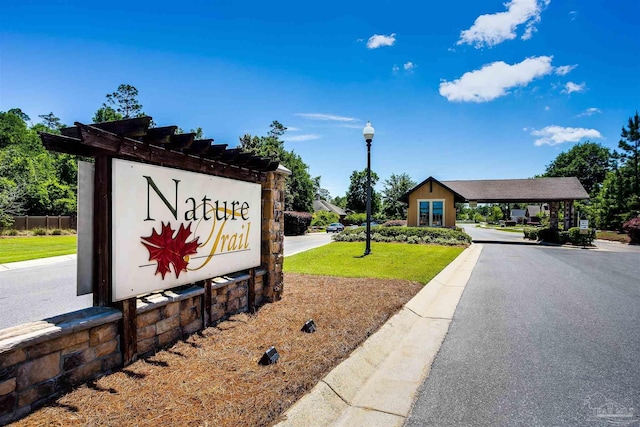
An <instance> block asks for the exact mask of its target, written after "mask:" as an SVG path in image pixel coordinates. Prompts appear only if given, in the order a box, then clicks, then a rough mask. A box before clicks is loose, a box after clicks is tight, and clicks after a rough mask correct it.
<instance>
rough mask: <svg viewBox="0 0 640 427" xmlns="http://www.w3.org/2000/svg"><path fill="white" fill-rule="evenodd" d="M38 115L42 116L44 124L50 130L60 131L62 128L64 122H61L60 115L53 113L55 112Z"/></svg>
mask: <svg viewBox="0 0 640 427" xmlns="http://www.w3.org/2000/svg"><path fill="white" fill-rule="evenodd" d="M38 117H40V118H41V119H42V124H43V125H44V126H45V127H46V128H47V129H48V130H49V131H59V130H60V128H62V127H63V126H62V123H60V119H59V118H58V117H56V115H55V114H53V112H51V113H49V114H40V115H39V116H38Z"/></svg>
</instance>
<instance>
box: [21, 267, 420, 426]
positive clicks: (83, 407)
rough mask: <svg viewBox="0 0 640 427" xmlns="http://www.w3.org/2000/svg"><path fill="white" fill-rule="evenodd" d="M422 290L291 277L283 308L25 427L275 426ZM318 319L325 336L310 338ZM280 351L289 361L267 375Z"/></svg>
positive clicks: (210, 331) (48, 411)
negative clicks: (270, 352) (265, 358)
mask: <svg viewBox="0 0 640 427" xmlns="http://www.w3.org/2000/svg"><path fill="white" fill-rule="evenodd" d="M421 287H422V285H421V284H419V283H415V282H410V281H406V280H387V279H351V278H337V277H325V276H308V275H300V274H291V273H288V274H285V287H284V289H285V293H284V297H283V299H282V300H281V301H279V302H277V303H273V304H266V305H264V306H263V307H262V308H261V309H260V310H259V311H258V313H257V314H255V315H247V314H239V315H236V316H233V317H232V318H231V319H229V320H228V321H225V322H222V323H220V324H218V325H217V326H214V327H210V328H207V329H205V330H203V331H202V332H201V333H199V334H196V335H192V336H190V337H189V338H187V339H186V340H184V341H180V342H178V343H176V344H175V345H173V346H172V347H170V348H168V349H166V350H163V351H160V352H158V353H157V354H155V355H154V356H152V357H149V358H147V359H145V360H139V361H137V362H135V363H133V364H132V365H129V366H127V367H126V368H124V369H122V370H120V371H118V372H115V373H113V374H111V375H107V376H105V377H102V378H100V379H98V380H96V381H93V382H91V383H89V384H86V385H83V386H81V387H79V388H77V389H75V390H73V391H71V392H70V393H68V394H66V395H64V396H62V397H60V398H58V399H57V400H55V401H52V402H51V403H50V404H48V405H47V406H45V407H43V408H41V409H40V410H38V411H37V412H34V413H33V414H31V415H29V416H28V417H26V418H24V419H22V420H20V421H18V422H17V423H16V425H20V426H56V425H59V426H67V425H91V426H123V425H136V426H154V427H157V426H187V425H189V426H234V427H235V426H264V425H269V424H272V423H274V422H276V421H278V418H279V417H280V415H281V414H282V413H283V412H284V411H285V410H286V409H287V408H288V407H290V406H291V405H292V404H293V403H295V402H296V401H297V400H298V399H299V398H300V397H301V396H302V395H303V394H304V393H305V392H307V391H308V390H310V389H311V388H312V387H313V386H314V385H315V384H317V383H318V381H319V380H320V379H322V378H323V377H324V376H325V375H326V374H327V373H328V372H329V371H330V370H331V369H332V368H333V367H335V366H336V365H338V364H339V363H340V362H341V361H342V360H344V359H346V358H347V357H348V356H349V354H350V353H351V352H352V351H353V350H354V349H355V348H356V347H357V346H358V345H360V344H361V343H362V342H363V341H365V340H366V339H367V337H369V336H370V335H371V334H372V333H374V332H375V331H376V330H377V329H378V328H379V327H380V326H382V324H383V323H384V322H385V321H386V320H387V319H388V318H389V317H391V316H392V315H393V314H394V313H396V312H397V311H398V310H399V309H400V308H401V307H402V306H403V305H404V304H405V303H406V302H407V301H408V300H409V299H411V297H413V296H414V295H415V294H416V293H417V292H418V291H419V290H420V289H421ZM311 318H312V319H313V320H314V322H315V323H316V325H317V331H316V332H315V333H313V334H306V333H303V332H300V328H301V327H302V325H303V324H304V322H305V321H306V320H308V319H311ZM271 345H274V346H275V347H276V349H277V350H278V353H279V354H280V359H279V361H278V362H277V363H276V364H274V365H270V366H260V365H258V360H259V359H260V357H261V356H262V354H263V353H264V351H265V350H266V349H267V348H268V347H270V346H271Z"/></svg>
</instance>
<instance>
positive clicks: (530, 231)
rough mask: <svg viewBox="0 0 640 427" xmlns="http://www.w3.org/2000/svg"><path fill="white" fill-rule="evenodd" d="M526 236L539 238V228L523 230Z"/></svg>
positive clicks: (532, 238) (531, 238)
mask: <svg viewBox="0 0 640 427" xmlns="http://www.w3.org/2000/svg"><path fill="white" fill-rule="evenodd" d="M523 232H524V238H525V239H529V240H538V229H537V228H529V227H527V228H525V229H524V230H523Z"/></svg>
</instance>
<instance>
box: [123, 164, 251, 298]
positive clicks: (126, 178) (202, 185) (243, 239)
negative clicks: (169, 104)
mask: <svg viewBox="0 0 640 427" xmlns="http://www.w3.org/2000/svg"><path fill="white" fill-rule="evenodd" d="M112 171H113V173H112V180H113V184H112V188H113V202H112V211H113V215H112V218H113V224H112V242H113V245H112V277H113V297H112V298H113V301H119V300H123V299H127V298H131V297H134V296H136V295H140V294H144V293H148V292H152V291H156V290H162V289H169V288H174V287H176V286H180V285H184V284H188V283H194V282H197V281H200V280H205V279H208V278H211V277H217V276H221V275H224V274H228V273H232V272H237V271H241V270H245V269H249V268H252V267H256V266H259V265H260V238H261V234H260V222H261V215H262V212H261V186H260V184H256V183H250V182H244V181H238V180H232V179H228V178H223V177H217V176H212V175H205V174H201V173H195V172H189V171H181V170H177V169H172V168H166V167H161V166H155V165H148V164H143V163H139V162H131V161H127V160H120V159H113V164H112Z"/></svg>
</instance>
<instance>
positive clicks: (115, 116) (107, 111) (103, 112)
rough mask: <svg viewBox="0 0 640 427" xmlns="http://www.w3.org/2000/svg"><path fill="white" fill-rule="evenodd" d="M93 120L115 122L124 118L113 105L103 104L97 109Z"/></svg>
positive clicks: (95, 121)
mask: <svg viewBox="0 0 640 427" xmlns="http://www.w3.org/2000/svg"><path fill="white" fill-rule="evenodd" d="M91 120H92V121H93V123H104V122H115V121H116V120H122V114H120V113H118V112H117V111H116V110H114V109H113V107H110V106H108V105H105V104H103V105H102V107H100V108H98V110H96V112H95V114H94V115H93V119H91Z"/></svg>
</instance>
